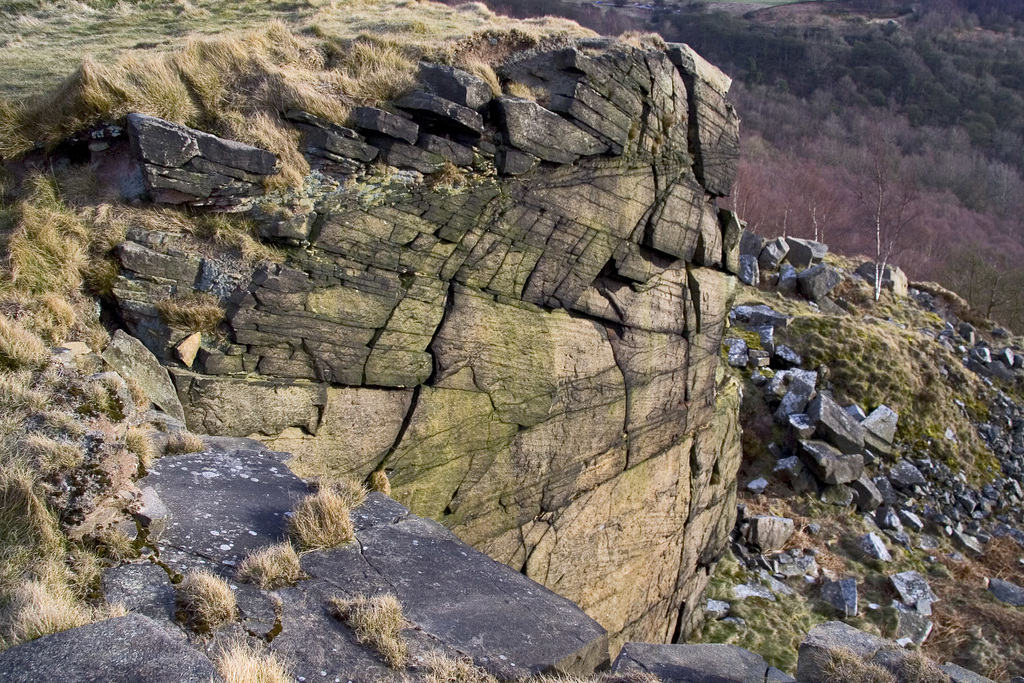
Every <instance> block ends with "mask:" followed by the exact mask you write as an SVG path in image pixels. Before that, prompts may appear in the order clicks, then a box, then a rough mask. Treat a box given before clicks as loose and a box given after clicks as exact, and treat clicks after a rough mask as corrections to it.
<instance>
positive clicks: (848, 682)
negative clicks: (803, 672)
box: [821, 648, 897, 683]
mask: <svg viewBox="0 0 1024 683" xmlns="http://www.w3.org/2000/svg"><path fill="white" fill-rule="evenodd" d="M821 683H897V681H896V677H895V676H893V675H892V674H891V673H890V672H889V671H888V670H886V669H883V668H882V667H880V666H878V665H877V664H874V663H872V662H867V661H865V660H864V659H862V658H860V657H858V656H857V655H856V654H854V653H853V652H852V651H850V650H847V649H846V648H840V649H838V650H832V651H830V652H829V654H828V661H827V662H826V663H825V666H824V678H823V679H822V680H821Z"/></svg>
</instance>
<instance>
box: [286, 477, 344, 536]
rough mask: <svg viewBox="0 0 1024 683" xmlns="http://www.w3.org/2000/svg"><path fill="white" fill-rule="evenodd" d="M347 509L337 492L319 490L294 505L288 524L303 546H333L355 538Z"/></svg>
mask: <svg viewBox="0 0 1024 683" xmlns="http://www.w3.org/2000/svg"><path fill="white" fill-rule="evenodd" d="M350 509H351V508H349V506H348V505H347V504H346V502H345V499H344V498H342V497H341V496H339V495H338V494H337V493H335V492H334V491H332V490H330V489H321V490H320V491H317V492H316V493H314V494H312V495H309V496H306V497H305V498H303V499H302V500H300V501H299V502H298V503H297V504H296V505H295V509H294V510H292V514H291V517H290V518H289V520H288V526H289V529H290V530H291V533H292V535H293V536H295V538H296V540H298V542H299V544H300V545H301V546H302V547H303V548H304V549H307V550H322V549H324V548H336V547H337V546H339V545H344V544H345V543H351V542H352V541H353V540H354V539H355V537H356V536H355V529H354V527H353V526H352V519H351V517H350V515H349V512H350Z"/></svg>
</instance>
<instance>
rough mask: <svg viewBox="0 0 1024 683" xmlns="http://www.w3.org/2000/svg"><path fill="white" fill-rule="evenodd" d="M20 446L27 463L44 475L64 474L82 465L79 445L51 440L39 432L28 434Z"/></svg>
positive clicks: (82, 458) (82, 457)
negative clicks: (27, 460)
mask: <svg viewBox="0 0 1024 683" xmlns="http://www.w3.org/2000/svg"><path fill="white" fill-rule="evenodd" d="M21 444H22V448H23V450H24V453H25V455H26V456H27V457H28V458H29V461H30V462H32V463H33V464H34V465H35V466H36V467H37V468H38V469H39V471H40V472H42V473H44V474H56V473H58V472H66V471H67V470H70V469H72V468H74V467H77V466H78V465H80V464H82V461H83V460H84V459H85V453H84V452H83V451H82V446H81V445H80V444H78V443H75V442H70V441H58V440H56V439H51V438H50V437H48V436H46V435H45V434H41V433H39V432H29V433H28V434H26V435H25V436H24V438H23V439H22V441H21Z"/></svg>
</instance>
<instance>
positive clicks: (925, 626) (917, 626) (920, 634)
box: [892, 600, 933, 647]
mask: <svg viewBox="0 0 1024 683" xmlns="http://www.w3.org/2000/svg"><path fill="white" fill-rule="evenodd" d="M892 605H893V607H894V608H896V642H897V643H900V642H905V641H909V642H911V643H913V644H914V645H917V646H918V647H920V646H921V645H923V644H924V641H925V640H927V639H928V636H929V635H930V634H931V632H932V626H933V624H932V622H931V620H930V619H928V618H926V617H925V615H924V614H922V613H921V612H919V611H918V610H916V609H914V608H913V607H907V606H906V605H904V604H903V603H902V602H900V601H899V600H893V601H892Z"/></svg>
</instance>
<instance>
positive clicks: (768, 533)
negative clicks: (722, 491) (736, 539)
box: [745, 515, 796, 553]
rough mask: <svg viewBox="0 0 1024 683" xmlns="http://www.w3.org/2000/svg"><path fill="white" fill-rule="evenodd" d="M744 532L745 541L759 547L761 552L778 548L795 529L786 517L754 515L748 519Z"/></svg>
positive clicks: (784, 543)
mask: <svg viewBox="0 0 1024 683" xmlns="http://www.w3.org/2000/svg"><path fill="white" fill-rule="evenodd" d="M748 524H749V526H748V527H747V531H746V533H745V538H746V541H747V543H749V544H750V545H753V546H756V547H757V548H760V550H761V552H762V553H768V552H771V551H773V550H780V549H782V547H783V546H784V545H786V542H787V541H788V540H789V539H790V538H791V537H792V536H793V533H794V531H795V530H796V529H795V527H794V526H793V520H791V519H789V518H787V517H773V516H770V515H756V516H754V517H751V518H750V520H749V521H748Z"/></svg>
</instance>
